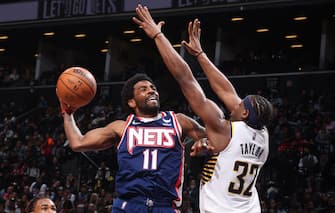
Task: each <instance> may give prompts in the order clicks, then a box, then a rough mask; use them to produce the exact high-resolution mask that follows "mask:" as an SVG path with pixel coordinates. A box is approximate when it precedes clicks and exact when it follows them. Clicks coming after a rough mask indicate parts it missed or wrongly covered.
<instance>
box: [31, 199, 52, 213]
mask: <svg viewBox="0 0 335 213" xmlns="http://www.w3.org/2000/svg"><path fill="white" fill-rule="evenodd" d="M25 212H27V213H55V212H57V210H56V205H55V203H54V202H53V201H52V200H51V199H50V198H48V197H34V198H33V199H31V200H30V201H29V202H28V204H27V207H26V211H25Z"/></svg>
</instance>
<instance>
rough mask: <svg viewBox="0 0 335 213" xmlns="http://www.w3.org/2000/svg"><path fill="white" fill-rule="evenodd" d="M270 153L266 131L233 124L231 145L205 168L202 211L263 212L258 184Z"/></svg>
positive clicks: (243, 123) (204, 212)
mask: <svg viewBox="0 0 335 213" xmlns="http://www.w3.org/2000/svg"><path fill="white" fill-rule="evenodd" d="M268 153H269V135H268V131H267V129H266V128H263V129H262V130H257V129H253V128H251V127H249V126H248V125H247V124H246V123H245V122H243V121H237V122H232V137H231V140H230V142H229V144H228V146H227V147H226V148H225V150H223V151H221V152H219V153H218V154H217V155H213V156H212V158H211V159H210V160H209V161H207V162H206V164H205V166H204V168H203V172H202V180H201V185H200V211H201V212H202V213H221V212H228V213H242V212H243V213H257V212H259V213H260V212H261V207H260V202H259V198H258V193H257V189H256V187H255V184H256V181H257V177H258V174H259V171H260V169H261V167H262V166H263V164H264V163H265V161H266V159H267V157H268Z"/></svg>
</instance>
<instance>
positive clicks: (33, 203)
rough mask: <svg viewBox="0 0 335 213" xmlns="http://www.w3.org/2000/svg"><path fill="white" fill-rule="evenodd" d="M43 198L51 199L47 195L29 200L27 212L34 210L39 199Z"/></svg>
mask: <svg viewBox="0 0 335 213" xmlns="http://www.w3.org/2000/svg"><path fill="white" fill-rule="evenodd" d="M42 199H50V200H51V198H50V197H47V196H36V197H33V198H32V199H31V200H29V202H28V204H27V206H26V209H25V212H26V213H30V212H34V210H35V206H36V203H37V201H39V200H42Z"/></svg>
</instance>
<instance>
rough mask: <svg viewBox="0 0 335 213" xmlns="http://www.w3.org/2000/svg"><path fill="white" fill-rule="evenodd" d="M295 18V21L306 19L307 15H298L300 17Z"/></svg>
mask: <svg viewBox="0 0 335 213" xmlns="http://www.w3.org/2000/svg"><path fill="white" fill-rule="evenodd" d="M293 19H294V21H304V20H306V19H307V17H306V16H298V17H294V18H293Z"/></svg>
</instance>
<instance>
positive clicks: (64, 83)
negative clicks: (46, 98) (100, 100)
mask: <svg viewBox="0 0 335 213" xmlns="http://www.w3.org/2000/svg"><path fill="white" fill-rule="evenodd" d="M96 92H97V83H96V80H95V78H94V76H93V75H92V73H90V72H89V71H88V70H87V69H85V68H82V67H70V68H68V69H66V70H65V71H64V72H62V74H61V75H60V76H59V77H58V80H57V85H56V93H57V96H58V97H59V98H60V99H61V100H62V102H63V103H66V104H69V105H70V106H71V107H74V108H79V107H82V106H85V105H87V104H88V103H90V102H91V101H92V99H93V98H94V96H95V94H96Z"/></svg>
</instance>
